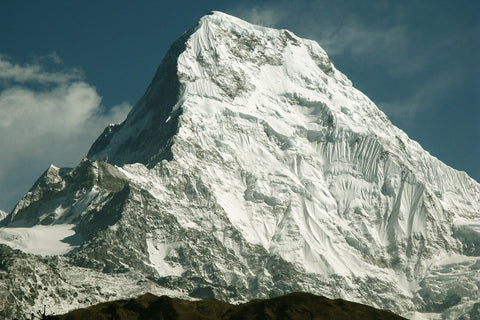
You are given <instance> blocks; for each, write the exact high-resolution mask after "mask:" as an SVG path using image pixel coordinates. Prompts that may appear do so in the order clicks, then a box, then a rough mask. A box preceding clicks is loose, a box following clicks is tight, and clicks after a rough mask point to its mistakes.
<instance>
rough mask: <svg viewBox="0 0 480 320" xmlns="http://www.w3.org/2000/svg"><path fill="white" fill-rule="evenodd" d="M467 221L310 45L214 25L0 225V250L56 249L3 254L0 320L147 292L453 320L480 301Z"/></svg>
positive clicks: (435, 164)
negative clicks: (83, 154)
mask: <svg viewBox="0 0 480 320" xmlns="http://www.w3.org/2000/svg"><path fill="white" fill-rule="evenodd" d="M478 208H480V186H479V184H478V183H477V182H476V181H474V180H473V179H471V178H469V177H468V176H467V175H466V174H465V173H463V172H458V171H456V170H454V169H452V168H450V167H448V166H446V165H445V164H443V163H442V162H440V161H439V160H438V159H436V158H434V157H432V156H431V155H429V154H428V153H427V152H426V151H424V150H423V149H422V148H421V147H420V146H419V145H418V144H417V143H416V142H414V141H412V140H410V139H409V138H408V137H407V136H406V134H405V133H403V132H402V131H401V130H399V129H398V128H396V127H394V126H393V125H392V124H391V123H390V121H389V120H388V119H387V117H386V116H385V115H384V114H383V113H382V112H381V111H380V110H379V109H378V108H377V107H376V106H375V105H374V104H373V103H372V102H371V101H370V100H369V99H368V98H367V97H366V96H364V95H363V94H362V93H361V92H359V91H358V90H356V89H355V88H354V87H353V86H352V84H351V82H350V81H349V80H348V79H347V78H346V77H345V76H344V75H343V74H341V73H340V72H339V71H338V70H336V69H335V67H334V66H333V65H332V63H331V62H330V60H329V59H328V56H327V55H326V53H325V52H324V51H323V50H322V49H321V48H320V46H319V45H318V44H317V43H315V42H313V41H310V40H305V39H301V38H298V37H296V36H295V35H293V34H292V33H290V32H289V31H286V30H275V29H269V28H263V27H259V26H253V25H250V24H248V23H246V22H244V21H241V20H239V19H236V18H234V17H231V16H228V15H225V14H222V13H218V12H216V13H212V14H210V15H207V16H205V17H204V18H202V19H201V20H200V22H199V23H198V25H197V26H196V27H194V28H192V29H191V30H189V31H187V32H186V33H185V34H184V35H183V36H182V37H181V38H180V39H179V40H178V41H177V42H175V43H174V44H173V46H172V47H171V49H170V51H169V52H168V54H167V56H166V57H165V59H164V61H163V62H162V65H161V66H160V67H159V69H158V71H157V74H156V75H155V77H154V79H153V81H152V84H151V85H150V86H149V88H148V90H147V92H146V93H145V95H144V97H142V99H140V101H139V102H138V104H137V105H136V106H135V107H134V109H133V110H132V111H131V113H130V114H129V116H128V117H127V119H126V120H125V122H123V123H122V124H120V125H115V126H109V127H107V128H106V129H105V131H104V133H103V134H102V135H101V136H100V137H99V138H98V139H97V141H96V142H95V143H94V144H93V146H92V148H91V150H90V151H89V153H88V156H87V158H86V159H84V160H83V161H82V162H81V163H80V164H79V165H78V166H77V167H76V168H74V169H71V170H67V169H58V168H55V167H53V166H52V167H50V168H49V169H48V170H47V171H46V172H45V174H44V175H43V176H42V177H40V179H39V180H38V181H37V183H36V184H35V185H34V186H33V187H32V189H31V190H30V191H29V192H28V193H27V194H26V195H25V197H24V198H23V199H22V200H21V201H20V203H19V204H18V205H17V206H16V208H15V209H14V210H13V212H12V213H10V214H9V215H8V216H7V217H6V218H5V219H4V220H3V228H0V241H1V242H4V243H7V244H8V245H9V246H11V247H14V248H19V249H22V250H23V251H25V252H29V253H39V251H36V250H38V247H39V243H40V244H41V243H43V242H42V241H47V240H46V239H44V238H42V237H41V236H40V235H39V232H37V230H38V228H39V227H45V228H52V229H51V230H52V234H54V235H55V236H56V237H57V238H55V237H54V236H52V237H53V239H52V238H49V239H48V241H53V242H54V243H56V246H55V245H51V247H52V248H53V249H52V250H51V252H50V255H49V256H47V257H38V256H34V255H27V254H24V253H20V252H18V251H12V250H11V249H8V248H7V247H2V248H3V251H2V252H3V253H2V254H3V255H4V256H5V257H6V258H8V259H10V260H9V261H12V263H13V264H12V265H9V266H7V272H6V273H3V275H2V278H1V280H0V281H2V282H1V283H2V284H4V285H0V301H9V303H11V306H10V305H9V307H8V308H9V309H8V311H4V314H3V315H2V313H1V312H0V315H2V316H7V317H8V316H9V315H10V314H11V315H13V314H14V313H15V312H17V314H18V312H20V311H24V310H29V308H30V309H35V308H39V306H41V305H43V304H44V303H47V304H50V305H52V306H53V305H55V306H56V308H57V309H56V312H57V313H58V312H61V311H66V309H68V308H72V307H75V306H80V305H85V304H86V303H91V302H95V301H102V300H107V299H112V298H113V297H115V294H117V295H116V297H121V296H123V297H126V296H132V294H140V293H143V292H145V291H146V290H148V291H150V292H153V293H161V294H163V293H172V294H174V295H177V296H184V297H186V296H190V297H194V298H213V297H215V298H218V299H221V300H224V301H230V302H233V301H246V300H248V299H252V298H262V297H271V296H277V295H279V294H284V293H288V292H292V291H307V292H312V293H316V294H322V295H325V296H328V297H333V298H338V297H340V298H344V299H348V300H353V301H357V302H361V303H365V304H369V305H372V306H375V307H378V308H382V309H388V310H392V311H394V312H396V313H399V314H403V315H407V316H409V317H413V316H419V317H421V316H422V315H423V314H424V313H431V316H440V315H441V316H443V317H446V318H456V317H460V316H462V315H467V314H468V313H469V312H470V310H473V309H472V308H475V306H474V304H475V303H478V302H479V301H480V295H479V292H480V290H479V286H480V258H479V251H478V247H479V239H480V218H479V217H480V214H479V211H478ZM35 228H37V229H35ZM42 230H43V229H42ZM59 230H60V231H61V232H60V231H59ZM68 232H71V234H70V233H68ZM42 234H45V232H43V233H42ZM63 234H69V236H68V237H63ZM29 239H30V240H29ZM31 239H37V240H36V241H32V240H31ZM55 241H56V242H55ZM34 244H35V245H34ZM65 246H70V247H65ZM65 250H67V251H68V250H71V251H69V252H68V253H65ZM4 256H2V257H0V258H1V259H3V257H4ZM14 264H21V265H37V264H38V265H39V267H38V268H35V269H37V270H40V271H35V272H31V273H30V271H28V272H27V271H25V272H24V271H21V270H20V269H19V270H17V269H16V268H15V267H13V265H14ZM32 268H33V267H32ZM22 270H23V269H22ZM25 270H26V269H25ZM28 270H30V269H28ZM32 270H33V269H32ZM42 270H43V271H42ZM42 272H43V273H42ZM50 272H54V273H55V274H57V275H58V277H57V280H55V281H56V282H58V283H54V284H45V283H44V282H42V281H43V280H41V279H43V278H42V277H45V276H46V274H49V273H50ZM79 274H82V275H83V276H82V277H81V279H79ZM14 279H20V280H18V281H14ZM39 279H40V280H39ZM85 279H87V280H85ZM19 282H20V283H19ZM86 282H89V283H91V285H92V287H89V288H86V289H85V288H84V285H85V283H86ZM25 283H28V284H31V288H33V289H29V290H26V291H21V290H23V289H24V288H23V286H24V285H25ZM42 283H43V284H42ZM118 286H121V287H122V288H123V290H119V291H115V290H113V289H112V288H115V287H117V288H118ZM57 287H58V288H61V289H60V290H62V293H61V294H60V293H57V292H56V289H55V290H54V289H53V288H57ZM17 289H18V290H17ZM15 290H17V291H15ZM13 292H17V293H16V294H13ZM19 292H23V293H22V294H20V293H19ZM78 292H81V294H79V293H78ZM119 292H121V294H119ZM8 312H10V313H8Z"/></svg>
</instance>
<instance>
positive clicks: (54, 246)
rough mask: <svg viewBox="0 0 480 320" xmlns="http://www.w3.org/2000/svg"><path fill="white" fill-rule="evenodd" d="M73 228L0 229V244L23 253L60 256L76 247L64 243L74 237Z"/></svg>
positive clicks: (71, 225) (63, 225)
mask: <svg viewBox="0 0 480 320" xmlns="http://www.w3.org/2000/svg"><path fill="white" fill-rule="evenodd" d="M74 226H75V225H73V224H57V225H50V226H44V225H37V226H33V227H30V228H8V227H7V228H0V243H3V244H6V245H8V246H10V247H12V248H14V249H20V250H21V251H23V252H25V253H32V254H38V255H42V256H52V255H62V254H66V253H68V252H70V251H72V250H73V249H75V248H76V247H77V246H75V245H72V244H70V243H68V242H66V241H65V240H66V239H67V238H68V237H71V236H73V235H75V231H74V230H73V227H74Z"/></svg>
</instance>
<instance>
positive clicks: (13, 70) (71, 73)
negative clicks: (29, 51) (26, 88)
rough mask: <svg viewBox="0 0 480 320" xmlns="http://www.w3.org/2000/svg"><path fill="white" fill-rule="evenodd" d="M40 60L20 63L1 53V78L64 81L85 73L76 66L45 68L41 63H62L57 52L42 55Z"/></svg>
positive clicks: (8, 79)
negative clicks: (24, 63) (53, 69)
mask: <svg viewBox="0 0 480 320" xmlns="http://www.w3.org/2000/svg"><path fill="white" fill-rule="evenodd" d="M38 61H39V62H37V63H33V64H26V65H20V64H17V63H15V62H13V61H12V59H11V58H10V57H8V56H6V55H2V54H0V80H4V81H14V82H20V83H23V82H38V83H63V82H68V81H73V80H79V79H81V78H83V73H82V72H81V71H80V70H78V69H75V68H71V69H68V70H61V71H56V72H49V71H47V70H45V68H44V66H43V65H42V64H41V63H46V62H52V63H53V64H55V65H61V64H62V60H61V59H60V57H58V55H57V54H55V53H52V54H49V55H47V56H43V57H40V58H39V59H38Z"/></svg>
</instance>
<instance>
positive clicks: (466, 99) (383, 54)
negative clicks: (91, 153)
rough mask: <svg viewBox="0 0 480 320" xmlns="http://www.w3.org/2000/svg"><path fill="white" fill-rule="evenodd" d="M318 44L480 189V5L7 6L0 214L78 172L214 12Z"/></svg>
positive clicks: (1, 29)
mask: <svg viewBox="0 0 480 320" xmlns="http://www.w3.org/2000/svg"><path fill="white" fill-rule="evenodd" d="M212 10H218V11H223V12H226V13H229V14H232V15H235V16H238V17H240V18H242V19H245V20H247V21H250V22H253V23H257V24H262V25H266V26H271V27H276V28H286V29H289V30H291V31H293V32H294V33H295V34H296V35H298V36H300V37H304V38H310V39H314V40H317V41H318V42H319V43H320V45H321V46H322V47H323V48H324V49H325V50H326V51H327V53H328V54H329V56H330V58H331V59H332V61H333V62H334V64H335V65H336V67H337V68H338V69H339V70H340V71H342V72H343V73H345V74H346V75H347V76H348V77H349V78H350V79H351V80H352V81H353V83H354V85H355V86H356V87H357V88H358V89H360V90H361V91H363V92H364V93H365V94H366V95H367V96H369V97H370V99H372V100H373V101H374V102H375V103H376V104H377V105H378V106H379V107H380V108H381V109H382V110H383V111H384V112H385V113H386V114H387V115H388V116H389V118H390V119H391V120H392V122H393V123H394V124H395V125H397V126H398V127H400V128H401V129H403V130H404V131H405V132H406V133H407V134H408V135H409V136H410V137H411V138H412V139H414V140H416V141H418V142H419V143H420V144H421V145H422V146H423V147H424V149H426V150H427V151H429V152H430V153H431V154H433V155H434V156H436V157H438V158H439V159H440V160H442V161H443V162H445V163H446V164H448V165H450V166H452V167H454V168H456V169H458V170H462V171H466V172H467V173H468V174H469V175H470V176H471V177H473V178H474V179H476V180H477V181H480V166H479V165H478V163H479V160H480V126H479V125H478V123H479V120H480V96H479V92H480V90H479V89H480V80H479V79H480V58H479V57H480V36H479V35H480V2H479V1H466V0H459V1H442V0H425V1H387V0H385V1H380V0H378V1H339V0H337V1H305V0H299V1H283V0H277V1H213V0H211V1H175V2H174V1H146V0H144V1H100V0H97V1H90V0H87V1H56V0H52V1H49V0H46V1H30V0H25V1H14V0H3V1H1V3H0V208H1V209H4V210H7V211H9V210H11V209H12V207H13V205H14V204H15V203H16V202H17V201H18V200H19V199H20V197H21V196H22V195H23V193H25V192H26V191H27V190H28V188H29V187H31V186H32V184H33V183H34V182H35V180H36V179H37V178H38V177H39V175H40V174H41V173H42V172H43V171H44V170H45V169H46V168H47V167H48V166H49V165H50V164H51V163H54V164H55V165H57V166H75V165H76V164H77V163H78V162H79V161H80V160H81V158H82V157H83V156H84V155H85V154H86V152H87V150H88V148H89V146H90V145H91V144H92V142H93V141H94V140H95V138H96V137H97V136H98V135H99V134H100V132H101V131H102V129H103V128H104V127H105V125H107V124H108V123H110V122H118V121H121V120H122V119H123V117H125V115H126V113H127V112H128V110H129V109H130V108H131V106H132V105H134V104H135V103H136V101H137V100H138V99H139V98H140V97H141V95H142V94H143V92H144V91H145V89H146V88H147V86H148V84H149V82H150V80H151V78H152V77H153V74H154V72H155V70H156V68H157V67H158V65H159V63H160V62H161V60H162V58H163V55H164V54H165V53H166V51H167V50H168V47H169V46H170V44H171V43H172V42H173V41H174V40H175V39H176V38H178V37H179V36H180V35H181V34H182V33H183V31H185V30H186V29H188V28H189V27H191V26H192V25H194V24H195V23H196V21H197V20H198V19H199V18H200V17H201V16H203V15H204V14H206V13H207V12H209V11H212Z"/></svg>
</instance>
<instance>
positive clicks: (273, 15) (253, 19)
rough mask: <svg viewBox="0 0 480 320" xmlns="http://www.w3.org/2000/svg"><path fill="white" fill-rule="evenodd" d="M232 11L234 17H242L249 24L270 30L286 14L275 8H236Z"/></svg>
mask: <svg viewBox="0 0 480 320" xmlns="http://www.w3.org/2000/svg"><path fill="white" fill-rule="evenodd" d="M234 11H235V15H236V16H239V17H242V18H243V19H244V20H246V21H248V22H250V23H253V24H257V25H261V26H265V27H272V28H273V27H276V26H277V24H278V23H279V22H280V21H282V19H285V18H286V17H287V12H286V11H285V10H283V9H281V8H280V7H277V6H270V7H265V6H263V7H260V6H256V7H252V8H246V7H237V8H235V9H234Z"/></svg>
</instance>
